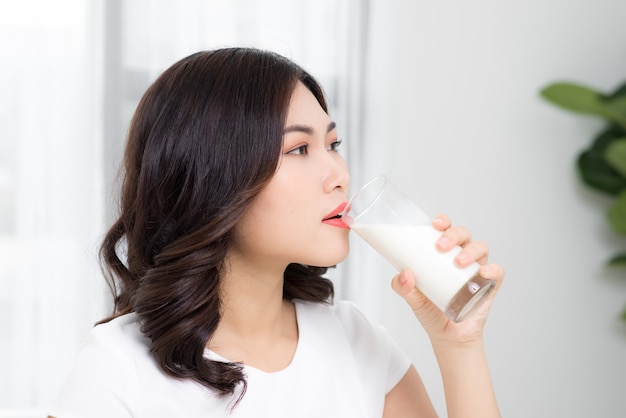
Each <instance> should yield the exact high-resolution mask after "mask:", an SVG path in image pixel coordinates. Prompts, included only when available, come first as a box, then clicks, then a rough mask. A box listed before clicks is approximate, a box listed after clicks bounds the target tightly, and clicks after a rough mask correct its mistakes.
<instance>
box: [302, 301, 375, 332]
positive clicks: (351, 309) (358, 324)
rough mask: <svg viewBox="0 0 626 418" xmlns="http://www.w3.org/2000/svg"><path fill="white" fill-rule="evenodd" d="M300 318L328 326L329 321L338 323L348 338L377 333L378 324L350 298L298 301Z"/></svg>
mask: <svg viewBox="0 0 626 418" xmlns="http://www.w3.org/2000/svg"><path fill="white" fill-rule="evenodd" d="M295 304H296V310H297V312H298V320H299V321H300V320H303V319H304V320H307V321H313V322H316V323H318V324H319V325H320V326H322V327H327V326H328V325H329V321H333V322H336V323H338V324H339V325H340V326H341V328H342V329H343V332H344V333H345V334H346V336H347V337H348V339H353V338H355V337H356V336H358V335H364V334H375V333H376V332H377V328H378V327H379V326H378V325H376V324H374V323H372V322H371V321H370V320H369V318H368V317H367V316H366V315H365V314H364V313H363V311H362V310H361V309H359V308H358V307H357V306H356V304H354V303H353V302H351V301H348V300H336V301H333V302H332V303H316V302H304V301H296V302H295Z"/></svg>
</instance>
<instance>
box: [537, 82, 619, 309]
mask: <svg viewBox="0 0 626 418" xmlns="http://www.w3.org/2000/svg"><path fill="white" fill-rule="evenodd" d="M541 96H542V97H543V98H544V99H545V100H547V101H548V102H550V103H552V104H554V105H556V106H559V107H561V108H563V109H565V110H568V111H572V112H577V113H582V114H587V115H592V116H596V117H600V118H602V119H604V120H606V121H607V126H606V127H605V129H603V130H602V131H601V132H600V133H599V134H598V135H597V136H596V137H595V138H593V140H592V142H591V145H590V146H589V147H588V148H587V149H585V150H583V151H582V152H581V153H580V154H579V156H578V159H577V161H576V164H577V167H578V170H579V172H580V174H581V178H582V180H583V182H584V183H585V184H587V185H589V186H590V187H592V188H594V189H596V190H598V191H600V192H602V193H605V194H608V195H610V196H613V197H614V198H615V201H614V203H613V205H612V206H611V207H610V208H609V209H608V211H607V213H606V216H607V219H608V222H609V224H610V225H611V227H612V229H613V230H614V231H615V232H616V233H618V234H621V235H626V83H624V84H622V85H621V86H620V87H618V88H617V89H616V90H615V91H613V92H612V93H610V94H605V93H602V92H600V91H598V90H596V89H594V88H591V87H588V86H585V85H582V84H578V83H570V82H557V83H552V84H549V85H548V86H546V87H544V88H543V89H542V90H541ZM608 264H609V265H611V266H626V252H620V253H618V254H616V255H614V256H613V257H612V258H611V259H610V260H609V261H608ZM622 319H624V320H626V309H624V311H623V313H622Z"/></svg>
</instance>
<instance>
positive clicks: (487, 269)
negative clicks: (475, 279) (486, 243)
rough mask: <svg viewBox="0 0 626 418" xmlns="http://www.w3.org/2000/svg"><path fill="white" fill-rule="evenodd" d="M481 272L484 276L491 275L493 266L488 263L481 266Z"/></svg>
mask: <svg viewBox="0 0 626 418" xmlns="http://www.w3.org/2000/svg"><path fill="white" fill-rule="evenodd" d="M480 274H481V276H484V275H485V274H486V275H487V276H489V275H490V274H491V267H489V266H488V265H483V266H480Z"/></svg>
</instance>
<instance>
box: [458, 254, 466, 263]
mask: <svg viewBox="0 0 626 418" xmlns="http://www.w3.org/2000/svg"><path fill="white" fill-rule="evenodd" d="M468 260H469V256H468V255H467V254H465V253H459V255H457V256H456V261H457V262H458V263H459V264H465V263H467V262H468Z"/></svg>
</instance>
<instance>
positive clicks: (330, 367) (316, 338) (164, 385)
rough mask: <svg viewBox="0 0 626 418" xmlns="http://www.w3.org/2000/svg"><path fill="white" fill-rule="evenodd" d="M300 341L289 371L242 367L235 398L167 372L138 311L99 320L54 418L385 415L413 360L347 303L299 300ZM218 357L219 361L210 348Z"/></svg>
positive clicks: (72, 374)
mask: <svg viewBox="0 0 626 418" xmlns="http://www.w3.org/2000/svg"><path fill="white" fill-rule="evenodd" d="M295 306H296V317H297V322H298V335H299V338H298V345H297V348H296V351H295V355H294V357H293V359H292V361H291V363H290V364H289V366H287V367H286V368H285V369H283V370H281V371H278V372H274V373H267V372H263V371H261V370H259V369H255V368H254V367H249V366H245V367H244V373H245V375H246V376H247V382H248V389H247V392H246V394H245V395H244V397H243V399H242V400H241V402H240V403H239V404H238V405H237V406H236V407H235V408H234V409H232V410H230V409H229V407H230V406H231V403H232V401H233V399H234V398H233V397H227V398H220V397H217V396H216V395H215V394H214V392H212V391H211V390H210V389H208V388H206V387H204V386H201V385H200V384H198V383H195V382H193V381H189V380H177V379H173V378H171V377H169V376H168V375H166V374H164V373H163V372H162V371H161V369H160V368H159V367H158V366H157V364H156V362H155V361H154V359H153V357H152V355H151V354H150V352H149V341H148V340H147V338H146V337H145V336H143V334H141V332H140V330H139V326H140V325H139V322H138V318H137V316H136V315H135V314H128V315H124V316H121V317H118V318H116V319H114V320H112V321H110V322H108V323H106V324H102V325H98V326H96V327H95V328H94V329H93V330H92V331H91V333H90V335H89V338H88V339H87V341H86V344H85V346H84V347H83V349H82V351H81V352H80V354H79V356H78V359H77V362H76V364H75V366H74V368H73V370H72V371H71V373H70V375H69V377H68V380H67V382H66V383H65V385H64V386H63V388H62V391H61V395H60V397H59V399H58V402H57V404H56V405H55V406H54V407H53V409H52V410H51V411H49V413H50V415H52V416H55V417H57V418H90V417H116V418H124V417H136V418H139V417H150V418H157V417H168V418H175V417H185V418H190V417H342V418H345V417H358V418H363V417H381V416H382V413H383V407H384V400H385V395H386V394H387V393H388V392H389V391H390V390H391V389H392V388H393V387H394V386H395V385H396V384H397V383H398V382H399V381H400V379H401V378H402V377H403V376H404V374H405V373H406V371H407V370H408V368H409V366H410V360H409V358H408V357H407V356H406V355H405V354H404V353H402V351H401V350H400V349H399V347H398V346H397V345H396V344H395V343H394V342H393V341H392V340H391V338H390V337H389V335H388V334H387V333H386V331H385V330H384V329H383V328H382V327H380V326H377V325H373V324H371V323H370V322H369V321H368V320H367V319H366V318H365V316H364V315H363V314H362V313H361V312H360V311H359V310H358V309H357V308H356V307H355V306H354V305H353V304H351V303H349V302H337V303H335V304H334V305H325V304H317V303H307V302H301V301H297V302H296V304H295ZM205 355H206V356H207V357H210V358H212V359H214V360H220V358H219V357H218V356H217V355H216V354H214V353H212V352H210V351H208V350H207V351H206V354H205Z"/></svg>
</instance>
